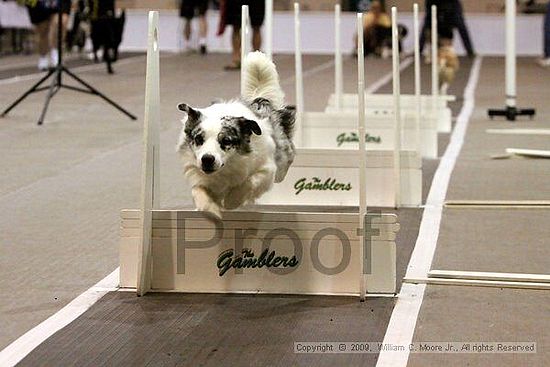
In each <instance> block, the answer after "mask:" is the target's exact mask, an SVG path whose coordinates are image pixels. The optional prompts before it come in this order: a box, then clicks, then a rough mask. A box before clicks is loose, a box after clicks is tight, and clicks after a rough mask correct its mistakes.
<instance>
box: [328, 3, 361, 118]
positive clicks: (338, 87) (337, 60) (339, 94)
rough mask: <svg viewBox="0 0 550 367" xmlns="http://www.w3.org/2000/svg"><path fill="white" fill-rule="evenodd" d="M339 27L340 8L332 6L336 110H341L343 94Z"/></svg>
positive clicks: (338, 5)
mask: <svg viewBox="0 0 550 367" xmlns="http://www.w3.org/2000/svg"><path fill="white" fill-rule="evenodd" d="M340 27H341V7H340V4H336V5H334V94H335V96H336V108H337V109H338V110H340V109H341V108H342V98H343V94H344V81H343V79H344V74H343V69H342V48H341V40H340ZM357 37H359V36H357Z"/></svg>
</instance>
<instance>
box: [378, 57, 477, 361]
mask: <svg viewBox="0 0 550 367" xmlns="http://www.w3.org/2000/svg"><path fill="white" fill-rule="evenodd" d="M481 60H482V59H481V58H480V57H477V58H476V59H475V61H474V64H473V65H472V69H471V71H470V76H469V79H468V84H467V85H466V88H465V90H464V104H463V106H462V110H461V111H460V114H459V115H458V118H457V122H456V126H455V129H454V131H453V134H452V135H451V141H450V142H449V146H448V147H447V150H446V151H445V154H444V155H443V157H442V158H441V162H440V163H439V166H438V168H437V171H436V173H435V176H434V179H433V181H432V187H431V189H430V193H429V194H428V199H427V201H426V207H425V209H424V214H423V217H422V222H421V223H420V230H419V232H418V238H417V240H416V244H415V247H414V251H413V253H412V255H411V260H410V262H409V266H408V268H407V274H406V275H405V277H406V278H425V277H427V276H428V272H429V270H430V266H431V263H432V260H433V256H434V253H435V247H436V245H437V239H438V237H439V226H440V224H441V215H442V212H443V205H444V201H445V195H446V194H447V188H448V187H449V181H450V179H451V173H452V172H453V169H454V166H455V163H456V160H457V158H458V155H459V153H460V150H461V149H462V144H463V143H464V137H465V135H466V129H467V127H468V123H469V120H470V116H471V115H472V113H473V111H474V106H475V89H476V86H477V82H478V80H479V73H480V70H481ZM425 290H426V285H425V284H408V283H403V286H402V287H401V292H400V293H399V296H398V299H397V303H396V305H395V307H394V309H393V312H392V316H391V319H390V322H389V325H388V328H387V330H386V335H385V336H384V341H383V344H384V345H396V346H408V345H409V344H410V343H411V342H412V339H413V335H414V330H415V327H416V320H417V319H418V314H419V312H420V306H421V305H422V299H423V298H424V291H425ZM390 349H391V348H390ZM408 359H409V349H408V348H405V351H399V352H394V351H391V350H383V351H381V352H380V355H379V356H378V362H377V364H376V366H377V367H404V366H406V365H407V361H408Z"/></svg>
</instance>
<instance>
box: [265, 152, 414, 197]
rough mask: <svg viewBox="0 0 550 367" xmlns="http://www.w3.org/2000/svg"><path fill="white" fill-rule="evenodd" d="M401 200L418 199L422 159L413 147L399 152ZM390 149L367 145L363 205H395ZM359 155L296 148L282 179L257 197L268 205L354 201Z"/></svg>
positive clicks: (357, 193)
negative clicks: (378, 148) (375, 148)
mask: <svg viewBox="0 0 550 367" xmlns="http://www.w3.org/2000/svg"><path fill="white" fill-rule="evenodd" d="M400 153H401V154H400V158H401V180H400V186H401V196H400V197H401V203H400V206H404V207H418V206H420V205H421V204H422V160H421V158H420V156H419V155H418V154H417V152H416V151H401V152H400ZM393 154H394V152H393V151H391V150H387V151H383V150H373V151H369V150H367V152H366V156H367V178H368V180H367V187H366V193H367V204H368V205H369V206H377V207H393V206H395V184H394V177H393V173H394V171H393V167H394V160H393ZM358 160H359V154H358V152H357V151H356V150H352V149H301V148H300V149H298V151H297V154H296V158H295V161H294V163H293V164H292V166H290V169H289V170H288V173H287V176H286V178H285V180H284V181H283V182H281V183H276V184H274V185H273V188H272V189H271V190H270V191H269V192H267V193H265V194H264V195H263V196H262V197H261V198H260V199H259V200H258V203H261V204H272V205H277V204H281V205H319V203H322V204H323V205H356V203H357V197H358V195H359V192H358V190H359V170H358V168H357V162H358Z"/></svg>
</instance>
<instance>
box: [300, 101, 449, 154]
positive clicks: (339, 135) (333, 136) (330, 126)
mask: <svg viewBox="0 0 550 367" xmlns="http://www.w3.org/2000/svg"><path fill="white" fill-rule="evenodd" d="M300 116H301V117H300V123H301V126H302V132H303V133H302V144H301V147H303V148H315V149H317V148H349V149H357V147H358V136H357V119H358V116H357V113H356V112H332V113H326V112H303V113H302V114H301V115H300ZM401 117H402V122H401V124H402V125H401V126H402V135H401V150H411V151H412V150H416V149H417V144H416V127H415V123H416V121H415V117H414V113H413V111H412V110H405V111H403V112H402V113H401ZM366 124H367V128H366V134H367V137H366V139H367V140H366V141H367V148H368V149H376V150H393V149H394V142H395V130H394V124H395V121H394V117H393V110H392V109H380V110H376V111H375V112H373V113H369V114H368V115H367V116H366ZM436 125H437V124H436V121H435V120H434V119H433V118H431V117H428V118H422V119H421V120H420V154H421V156H422V157H425V158H437V155H438V139H437V126H436Z"/></svg>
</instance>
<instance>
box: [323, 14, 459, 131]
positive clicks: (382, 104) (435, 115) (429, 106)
mask: <svg viewBox="0 0 550 367" xmlns="http://www.w3.org/2000/svg"><path fill="white" fill-rule="evenodd" d="M340 14H341V12H340V11H339V5H336V6H335V10H334V24H335V31H334V32H335V51H334V64H335V77H334V80H335V82H334V93H333V94H332V95H331V96H330V97H329V100H328V103H327V107H326V109H325V112H336V111H349V110H350V109H352V110H355V108H357V96H356V95H355V94H345V93H344V92H343V69H342V52H341V49H340V47H339V46H340V44H339V40H340V26H341V21H340V18H341V15H340ZM415 34H418V31H416V32H415ZM432 52H433V50H432ZM432 57H433V55H432ZM409 62H410V60H406V61H405V62H404V63H403V65H402V69H404V68H405V67H406V66H408V64H409ZM418 62H420V60H419V61H418ZM415 65H416V64H415ZM438 83H439V82H438V81H437V80H434V79H433V78H432V88H433V86H434V85H435V86H437V85H438ZM366 98H367V109H371V110H373V109H374V110H376V109H379V110H384V109H387V108H389V107H390V106H391V104H392V103H393V102H392V100H393V97H392V96H391V95H387V94H367V95H366ZM420 99H421V105H422V106H423V108H422V118H423V119H422V123H423V124H425V122H426V120H427V119H430V120H431V119H435V120H436V121H435V125H436V128H437V131H438V132H450V131H451V126H452V113H451V110H450V108H449V107H448V106H447V103H448V102H452V101H455V100H456V98H455V97H454V96H448V95H440V94H437V96H436V98H435V101H436V108H435V110H434V105H433V101H434V98H433V95H421V97H420ZM417 105H418V103H417V98H416V95H414V94H412V95H408V94H405V95H402V96H401V108H402V109H403V110H405V111H407V110H411V111H415V109H416V106H417ZM409 115H410V116H411V117H412V118H415V117H414V113H412V112H411V113H405V115H404V118H405V119H407V118H408V116H409Z"/></svg>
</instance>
